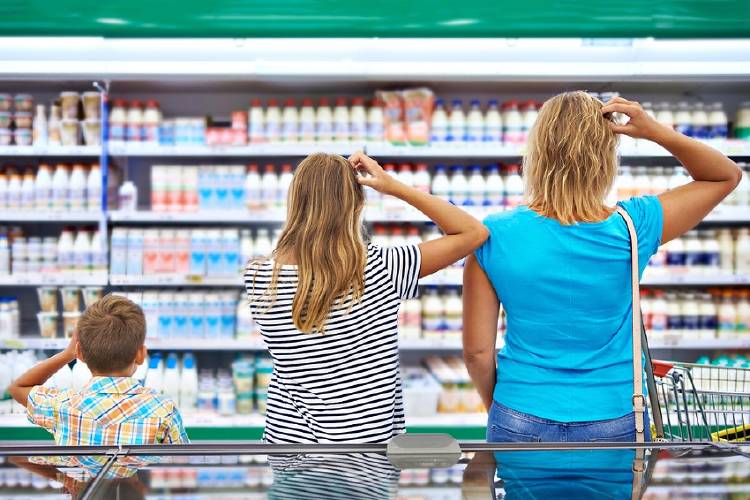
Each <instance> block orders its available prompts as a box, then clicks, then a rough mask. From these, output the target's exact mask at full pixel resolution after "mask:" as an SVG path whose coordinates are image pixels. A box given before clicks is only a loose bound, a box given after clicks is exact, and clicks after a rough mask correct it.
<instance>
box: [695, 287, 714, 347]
mask: <svg viewBox="0 0 750 500" xmlns="http://www.w3.org/2000/svg"><path fill="white" fill-rule="evenodd" d="M698 321H699V326H700V338H702V339H712V338H715V337H716V328H717V322H718V311H717V308H716V304H715V303H714V301H713V299H712V298H711V294H708V293H702V294H700V303H699V305H698Z"/></svg>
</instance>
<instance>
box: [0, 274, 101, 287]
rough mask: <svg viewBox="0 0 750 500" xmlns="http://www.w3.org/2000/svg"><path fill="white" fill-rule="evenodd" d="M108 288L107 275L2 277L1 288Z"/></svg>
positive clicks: (14, 275) (22, 275)
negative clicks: (47, 286)
mask: <svg viewBox="0 0 750 500" xmlns="http://www.w3.org/2000/svg"><path fill="white" fill-rule="evenodd" d="M45 285H49V286H107V273H101V272H100V273H54V274H44V273H34V274H8V275H0V286H45Z"/></svg>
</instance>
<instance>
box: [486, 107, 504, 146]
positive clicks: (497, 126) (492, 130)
mask: <svg viewBox="0 0 750 500" xmlns="http://www.w3.org/2000/svg"><path fill="white" fill-rule="evenodd" d="M482 140H483V141H484V142H494V143H501V142H502V141H503V120H502V117H501V116H500V109H499V108H498V104H497V100H495V99H490V101H489V102H488V103H487V112H486V113H485V115H484V137H483V139H482Z"/></svg>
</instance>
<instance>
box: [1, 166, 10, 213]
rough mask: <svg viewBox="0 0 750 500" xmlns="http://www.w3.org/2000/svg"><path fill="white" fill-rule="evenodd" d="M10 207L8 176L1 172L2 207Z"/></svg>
mask: <svg viewBox="0 0 750 500" xmlns="http://www.w3.org/2000/svg"><path fill="white" fill-rule="evenodd" d="M7 208H8V176H7V175H5V174H3V173H2V172H0V209H3V210H5V209H7Z"/></svg>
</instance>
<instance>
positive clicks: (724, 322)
mask: <svg viewBox="0 0 750 500" xmlns="http://www.w3.org/2000/svg"><path fill="white" fill-rule="evenodd" d="M718 315H719V324H718V329H719V331H718V338H720V339H730V340H731V339H734V338H735V326H736V324H737V307H736V305H735V303H734V299H733V297H732V291H731V290H724V291H723V292H722V294H721V304H719V313H718Z"/></svg>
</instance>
